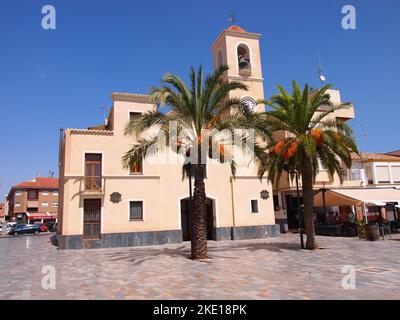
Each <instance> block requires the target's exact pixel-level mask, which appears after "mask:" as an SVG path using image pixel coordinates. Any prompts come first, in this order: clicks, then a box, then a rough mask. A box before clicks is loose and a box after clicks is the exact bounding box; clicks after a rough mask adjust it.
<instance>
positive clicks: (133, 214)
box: [129, 201, 143, 221]
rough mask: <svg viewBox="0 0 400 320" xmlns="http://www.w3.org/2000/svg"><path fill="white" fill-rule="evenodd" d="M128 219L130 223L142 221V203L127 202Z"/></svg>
mask: <svg viewBox="0 0 400 320" xmlns="http://www.w3.org/2000/svg"><path fill="white" fill-rule="evenodd" d="M129 219H130V220H131V221H135V220H143V201H131V202H129Z"/></svg>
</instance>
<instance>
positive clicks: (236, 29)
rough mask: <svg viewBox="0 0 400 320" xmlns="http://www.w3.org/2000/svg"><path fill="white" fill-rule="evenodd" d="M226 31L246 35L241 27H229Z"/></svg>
mask: <svg viewBox="0 0 400 320" xmlns="http://www.w3.org/2000/svg"><path fill="white" fill-rule="evenodd" d="M228 30H229V31H236V32H243V33H246V32H247V31H246V30H244V29H243V28H242V27H240V26H237V25H233V26H230V27H229V28H228Z"/></svg>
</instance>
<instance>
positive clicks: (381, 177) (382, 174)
mask: <svg viewBox="0 0 400 320" xmlns="http://www.w3.org/2000/svg"><path fill="white" fill-rule="evenodd" d="M375 172H376V176H377V180H378V183H390V176H389V167H388V166H376V171H375Z"/></svg>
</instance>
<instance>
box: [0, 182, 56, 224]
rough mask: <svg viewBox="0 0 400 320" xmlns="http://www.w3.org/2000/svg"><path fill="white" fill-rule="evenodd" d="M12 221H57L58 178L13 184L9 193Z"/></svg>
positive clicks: (9, 213)
mask: <svg viewBox="0 0 400 320" xmlns="http://www.w3.org/2000/svg"><path fill="white" fill-rule="evenodd" d="M7 201H8V215H9V218H8V219H9V220H10V221H16V222H21V223H33V222H36V221H40V222H46V221H55V220H56V219H57V212H58V179H56V178H40V177H37V178H35V179H32V180H29V181H25V182H22V183H20V184H17V185H15V186H13V187H12V188H11V190H10V192H9V193H8V195H7Z"/></svg>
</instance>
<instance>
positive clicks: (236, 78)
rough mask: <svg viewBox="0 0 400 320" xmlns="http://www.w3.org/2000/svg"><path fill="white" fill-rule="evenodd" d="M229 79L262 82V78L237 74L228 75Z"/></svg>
mask: <svg viewBox="0 0 400 320" xmlns="http://www.w3.org/2000/svg"><path fill="white" fill-rule="evenodd" d="M228 78H229V79H232V80H240V81H251V82H263V81H264V78H251V77H250V78H247V77H239V76H228Z"/></svg>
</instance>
